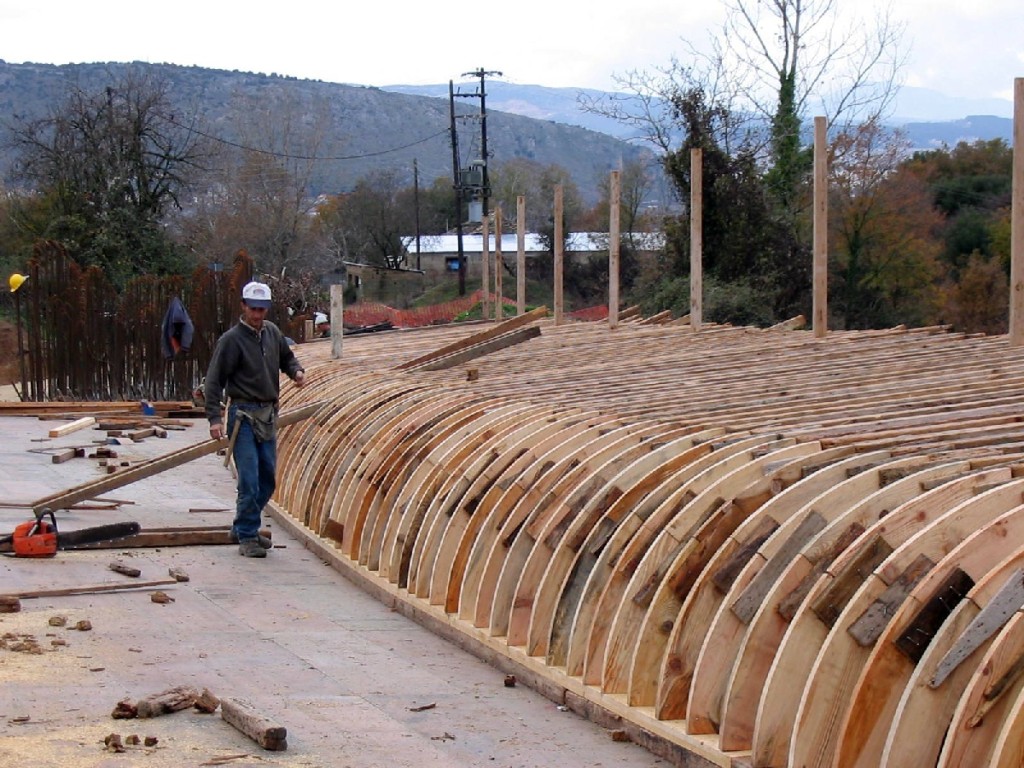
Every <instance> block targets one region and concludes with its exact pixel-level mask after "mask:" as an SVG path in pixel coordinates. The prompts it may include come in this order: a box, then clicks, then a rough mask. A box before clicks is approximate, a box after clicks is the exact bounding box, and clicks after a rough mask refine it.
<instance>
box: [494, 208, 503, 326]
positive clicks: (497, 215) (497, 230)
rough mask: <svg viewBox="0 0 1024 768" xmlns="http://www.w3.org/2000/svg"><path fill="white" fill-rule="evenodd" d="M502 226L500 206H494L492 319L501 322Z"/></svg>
mask: <svg viewBox="0 0 1024 768" xmlns="http://www.w3.org/2000/svg"><path fill="white" fill-rule="evenodd" d="M503 229H504V227H503V226H502V221H501V206H500V205H496V206H495V207H494V319H495V320H497V321H498V322H501V320H502V319H504V316H505V307H504V306H502V305H503V303H504V302H503V301H502V294H503V293H504V291H503V290H502V288H501V278H502V274H501V273H502V271H503V269H504V266H505V264H504V262H503V261H502V259H501V233H502V231H503Z"/></svg>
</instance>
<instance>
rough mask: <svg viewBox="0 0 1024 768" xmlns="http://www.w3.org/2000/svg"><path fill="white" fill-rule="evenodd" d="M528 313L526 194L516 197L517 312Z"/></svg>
mask: <svg viewBox="0 0 1024 768" xmlns="http://www.w3.org/2000/svg"><path fill="white" fill-rule="evenodd" d="M525 313H526V196H525V195H519V197H517V198H516V314H517V315H522V314H525Z"/></svg>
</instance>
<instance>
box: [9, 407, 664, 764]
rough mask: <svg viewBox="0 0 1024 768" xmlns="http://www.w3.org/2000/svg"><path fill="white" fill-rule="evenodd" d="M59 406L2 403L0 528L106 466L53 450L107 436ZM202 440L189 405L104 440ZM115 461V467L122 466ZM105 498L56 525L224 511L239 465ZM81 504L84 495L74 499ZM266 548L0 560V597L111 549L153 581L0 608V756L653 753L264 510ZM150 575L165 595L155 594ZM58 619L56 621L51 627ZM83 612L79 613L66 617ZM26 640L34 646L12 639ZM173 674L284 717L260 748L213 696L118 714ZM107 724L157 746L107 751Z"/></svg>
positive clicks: (220, 522)
mask: <svg viewBox="0 0 1024 768" xmlns="http://www.w3.org/2000/svg"><path fill="white" fill-rule="evenodd" d="M61 423H62V422H55V421H44V420H40V419H37V418H34V417H0V456H2V467H3V472H2V473H0V504H2V506H0V534H6V533H10V532H11V531H12V530H13V529H14V527H15V526H16V525H17V524H18V523H20V522H23V521H25V520H27V519H30V517H31V502H32V501H34V500H36V499H40V498H43V497H45V496H48V495H50V494H53V493H55V492H58V491H60V490H62V489H66V488H71V487H75V486H78V485H81V484H83V483H86V482H90V481H93V480H95V479H97V478H99V477H101V476H102V473H104V472H106V471H107V470H106V468H105V467H102V466H100V464H99V461H98V460H97V459H95V458H93V459H90V458H88V455H86V456H84V457H79V458H74V459H71V460H69V461H66V462H64V463H60V464H55V463H53V461H52V459H51V453H52V451H51V449H54V448H59V447H67V446H81V447H86V448H87V450H88V449H90V448H95V447H96V446H97V445H99V444H98V443H96V442H94V441H96V440H103V439H105V437H106V433H105V432H100V431H98V430H95V429H85V430H81V431H77V432H73V433H71V434H68V435H66V436H64V437H60V438H52V439H51V438H48V436H47V435H48V431H49V429H51V428H53V427H54V426H58V425H60V424H61ZM206 438H207V431H206V426H205V422H202V421H195V422H194V423H193V425H192V426H190V427H187V428H185V429H183V430H178V431H170V432H168V436H167V437H166V438H165V439H159V438H155V437H151V438H147V439H145V440H143V441H141V442H137V443H133V442H132V441H130V440H124V439H122V443H123V444H120V445H110V446H109V447H110V448H112V449H113V450H114V451H116V452H117V453H118V462H117V463H118V464H119V463H120V462H122V461H124V462H128V464H129V465H132V464H137V463H138V462H142V461H145V460H147V459H151V458H155V457H158V456H162V455H164V454H167V453H170V452H171V451H174V450H176V449H179V448H182V447H184V446H187V445H189V444H192V443H195V442H199V441H201V440H204V439H206ZM119 471H120V470H119ZM103 498H104V499H106V501H96V502H95V503H93V502H90V503H85V504H82V505H79V508H75V509H72V510H68V511H64V512H59V513H58V514H57V520H58V524H59V528H60V529H61V530H66V531H70V530H73V529H77V528H83V527H91V526H94V525H100V524H104V523H110V522H120V521H125V520H133V521H137V522H139V523H140V524H141V526H142V528H143V531H145V530H147V529H152V528H171V527H189V528H191V527H197V526H226V525H228V524H229V523H230V520H231V516H232V512H231V508H232V506H233V501H234V481H233V478H232V476H231V474H230V472H229V470H228V469H227V468H225V466H224V461H223V459H222V458H221V457H219V456H217V455H213V454H211V455H207V456H204V457H203V458H200V459H197V460H195V461H193V462H191V463H188V464H184V465H182V466H179V467H177V468H175V469H171V470H168V471H166V472H163V473H161V474H157V475H155V476H153V477H149V478H146V479H144V480H141V481H138V482H135V483H132V484H130V485H126V486H123V487H121V488H118V489H116V491H113V492H111V493H109V494H106V495H104V497H103ZM84 507H89V508H84ZM267 525H268V527H269V528H270V530H271V531H272V533H273V544H274V546H273V549H272V550H271V552H270V554H269V557H267V558H266V559H264V560H259V559H247V558H243V557H240V556H239V555H238V552H237V548H236V547H234V546H231V545H206V546H170V547H160V548H120V549H119V548H113V549H95V550H69V551H64V552H59V553H58V554H57V555H56V557H54V558H40V559H30V558H16V557H13V556H3V557H0V594H10V593H25V592H31V591H37V590H44V589H46V590H53V589H63V588H72V587H80V586H88V585H101V584H112V583H113V584H123V583H127V582H131V581H133V579H132V578H131V577H128V576H124V575H122V574H119V573H116V572H114V571H112V570H111V569H110V568H109V566H110V564H111V563H120V564H123V565H127V566H131V567H134V568H137V569H139V571H140V572H141V573H140V575H139V576H138V577H136V579H135V581H137V582H140V583H141V582H147V581H158V580H168V581H169V580H170V579H169V572H170V570H171V569H175V568H176V569H181V570H182V571H184V572H185V573H186V574H187V575H188V577H189V580H188V581H187V582H175V583H173V584H167V585H161V586H158V587H149V588H145V587H141V586H140V587H136V588H132V589H126V590H123V591H111V592H95V593H87V594H81V595H70V596H59V597H24V598H22V599H21V610H20V611H19V612H15V613H0V636H2V637H3V642H2V645H3V646H4V647H0V766H3V767H4V768H6V767H7V766H10V767H11V768H14V767H15V766H17V768H37V767H39V768H41V767H43V766H47V767H49V766H76V767H80V768H99V767H100V766H103V767H104V768H105V767H106V766H118V767H119V768H120V767H123V766H132V767H134V766H146V767H147V768H164V767H170V766H201V765H233V766H248V765H254V766H296V767H298V766H302V767H303V768H312V767H317V768H328V767H331V768H333V767H334V766H339V767H344V766H349V767H351V768H369V767H370V766H381V767H382V768H383V767H384V766H387V767H388V768H400V767H402V766H415V767H416V768H433V767H435V766H436V767H437V768H442V767H451V766H496V767H497V766H500V767H502V768H520V767H527V766H529V767H534V766H556V765H557V766H560V768H574V767H576V766H579V767H580V768H583V767H584V766H586V768H594V767H595V766H621V767H623V768H631V767H633V766H637V767H639V766H645V767H647V766H658V765H666V763H665V761H663V760H660V759H659V758H657V757H655V756H654V755H652V754H651V753H649V752H647V751H646V750H644V749H643V748H641V747H639V746H637V745H634V744H632V743H628V742H620V741H616V740H613V738H612V736H613V734H612V733H611V732H609V731H607V730H605V729H603V728H601V727H599V726H598V725H596V724H594V723H592V722H589V721H587V720H585V719H583V718H581V717H579V716H577V715H576V714H574V713H573V712H571V711H566V710H564V709H562V708H560V707H558V706H556V705H555V704H553V703H552V702H551V701H549V700H548V699H545V698H543V697H542V696H541V695H540V694H538V693H536V692H534V691H532V690H529V689H528V688H526V687H524V686H523V685H522V684H519V685H514V686H509V685H506V682H508V683H512V682H514V681H511V680H509V681H506V679H505V675H504V673H503V672H501V671H500V670H498V669H496V668H493V667H491V666H488V665H487V664H485V663H484V662H482V661H480V660H478V659H477V658H475V657H474V656H471V655H469V654H467V653H466V652H464V651H462V650H460V649H459V648H457V647H455V646H453V645H451V644H449V643H448V642H447V641H445V640H443V639H441V638H438V637H436V636H434V635H432V634H431V633H430V632H429V631H427V630H426V629H424V628H423V627H421V626H419V625H418V624H416V623H414V622H412V621H411V620H410V619H408V618H406V617H404V616H402V615H400V614H399V613H397V612H394V611H392V610H390V609H389V608H388V606H386V605H384V604H382V603H380V602H378V601H377V600H375V599H373V598H371V597H370V596H369V595H367V594H366V593H364V592H363V591H362V590H360V589H359V588H358V587H357V586H356V585H354V584H353V583H352V582H350V581H349V580H347V579H346V578H344V577H343V576H342V575H341V574H339V573H338V572H336V571H335V570H333V569H332V568H331V567H329V566H327V565H325V564H324V563H323V562H321V561H320V560H319V559H318V558H317V557H316V556H315V555H314V554H313V553H311V552H310V551H308V550H306V549H305V548H304V547H303V546H302V544H300V543H299V542H298V541H297V540H296V539H294V538H291V537H290V536H289V534H288V533H287V532H286V531H284V530H282V529H281V528H279V527H277V528H275V526H274V525H273V521H272V520H269V518H268V520H267ZM158 590H159V591H162V592H163V593H164V594H165V595H167V597H168V598H170V601H169V602H164V603H160V602H155V601H154V599H153V595H154V593H155V592H157V591H158ZM52 617H61V618H62V619H64V620H66V623H65V625H64V626H62V627H61V626H52V625H51V623H50V620H51V618H52ZM80 622H88V624H89V625H90V626H91V629H77V628H76V627H77V626H79V623H80ZM32 641H34V643H35V644H36V645H38V648H39V652H35V653H33V652H29V651H27V650H17V649H18V648H22V649H24V648H25V647H27V646H31V645H32V644H33V643H32ZM177 686H191V687H194V688H196V689H198V690H202V689H208V690H209V691H210V692H211V693H213V694H214V695H216V696H218V697H222V698H223V697H231V698H235V699H240V700H242V701H244V702H246V703H248V704H249V705H250V706H251V707H252V708H253V709H254V710H255V711H256V712H258V713H259V714H260V715H261V716H262V717H265V718H268V719H269V720H271V721H273V722H275V723H277V724H279V725H281V726H284V727H285V728H286V729H287V745H288V746H287V750H285V751H267V750H264V749H262V748H261V747H260V746H258V745H257V744H256V742H254V741H253V740H252V739H251V738H249V737H248V736H246V735H244V734H243V733H242V732H241V731H240V730H238V729H236V728H234V727H232V726H231V725H230V724H228V723H227V722H226V721H224V720H223V719H222V717H221V714H220V712H219V711H218V712H216V713H214V714H201V713H199V712H197V711H195V710H182V711H179V712H174V713H171V714H166V715H164V716H161V717H156V718H148V719H114V718H113V717H112V712H113V710H114V708H115V706H116V705H117V704H118V702H120V701H122V700H124V699H129V700H132V701H137V700H138V699H141V698H144V697H147V696H150V695H153V694H157V693H160V692H163V691H166V690H168V689H171V688H174V687H177ZM110 734H118V735H119V736H121V739H122V741H127V740H128V737H129V736H132V735H137V736H138V737H139V738H140V740H145V739H146V738H147V737H151V738H155V739H156V743H155V745H153V746H145V745H144V744H140V745H137V746H136V745H128V746H126V747H125V750H126V751H125V752H122V753H114V752H111V751H109V750H108V748H107V747H105V745H104V740H105V738H106V737H107V736H108V735H110Z"/></svg>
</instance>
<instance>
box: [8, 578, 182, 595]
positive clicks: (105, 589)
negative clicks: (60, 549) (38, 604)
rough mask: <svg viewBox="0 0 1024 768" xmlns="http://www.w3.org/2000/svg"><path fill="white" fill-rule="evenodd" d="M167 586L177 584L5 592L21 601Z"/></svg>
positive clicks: (167, 581)
mask: <svg viewBox="0 0 1024 768" xmlns="http://www.w3.org/2000/svg"><path fill="white" fill-rule="evenodd" d="M168 584H177V581H175V580H174V579H156V580H155V581H119V582H116V583H112V584H89V585H85V586H80V587H53V588H51V589H30V590H22V591H17V592H7V593H6V596H8V597H17V598H21V599H22V600H25V599H28V598H32V597H67V596H68V595H95V594H99V593H101V592H117V591H120V590H124V589H148V588H149V587H163V586H166V585H168Z"/></svg>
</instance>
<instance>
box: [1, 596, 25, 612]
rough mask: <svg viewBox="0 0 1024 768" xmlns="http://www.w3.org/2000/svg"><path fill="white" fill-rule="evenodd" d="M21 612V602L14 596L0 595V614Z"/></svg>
mask: <svg viewBox="0 0 1024 768" xmlns="http://www.w3.org/2000/svg"><path fill="white" fill-rule="evenodd" d="M20 610H21V601H20V600H19V599H18V598H17V597H16V596H14V595H0V613H17V612H18V611H20Z"/></svg>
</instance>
